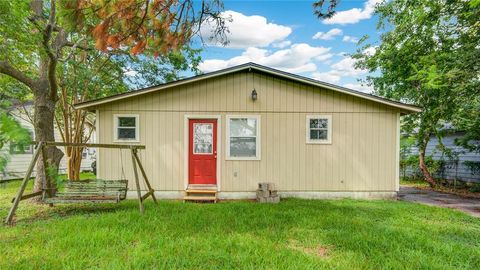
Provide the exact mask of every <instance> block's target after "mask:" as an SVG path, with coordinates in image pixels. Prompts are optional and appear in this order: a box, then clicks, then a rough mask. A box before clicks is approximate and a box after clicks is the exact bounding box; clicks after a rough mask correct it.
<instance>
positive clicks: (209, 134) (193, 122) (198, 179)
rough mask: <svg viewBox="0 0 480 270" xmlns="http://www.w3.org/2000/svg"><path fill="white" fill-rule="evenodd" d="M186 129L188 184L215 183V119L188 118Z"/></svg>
mask: <svg viewBox="0 0 480 270" xmlns="http://www.w3.org/2000/svg"><path fill="white" fill-rule="evenodd" d="M188 129H189V130H188V134H189V143H188V145H189V146H188V148H189V149H188V179H189V184H216V183H217V120H215V119H190V120H189V123H188Z"/></svg>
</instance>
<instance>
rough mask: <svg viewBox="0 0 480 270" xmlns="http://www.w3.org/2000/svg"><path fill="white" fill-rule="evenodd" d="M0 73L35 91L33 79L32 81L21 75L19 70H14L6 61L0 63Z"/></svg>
mask: <svg viewBox="0 0 480 270" xmlns="http://www.w3.org/2000/svg"><path fill="white" fill-rule="evenodd" d="M0 73H2V74H5V75H8V76H10V77H12V78H14V79H16V80H17V81H19V82H21V83H23V84H25V85H26V86H28V87H29V88H30V89H32V90H33V89H35V81H36V80H35V79H32V78H30V77H28V76H27V75H25V74H24V73H22V72H21V71H20V70H18V69H16V68H15V67H13V66H12V65H10V63H8V61H0Z"/></svg>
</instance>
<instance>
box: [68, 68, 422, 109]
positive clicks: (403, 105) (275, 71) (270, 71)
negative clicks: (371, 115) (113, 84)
mask: <svg viewBox="0 0 480 270" xmlns="http://www.w3.org/2000/svg"><path fill="white" fill-rule="evenodd" d="M243 70H249V71H251V70H255V71H259V72H262V73H266V74H269V75H272V76H276V77H281V78H285V79H289V80H292V81H296V82H300V83H304V84H308V85H312V86H316V87H321V88H325V89H329V90H332V91H336V92H340V93H343V94H347V95H352V96H356V97H359V98H363V99H367V100H370V101H374V102H378V103H381V104H384V105H387V106H391V107H394V108H397V109H401V110H402V112H403V113H411V112H421V111H422V109H421V108H420V107H418V106H415V105H410V104H406V103H402V102H398V101H394V100H390V99H387V98H383V97H379V96H375V95H372V94H367V93H363V92H360V91H356V90H353V89H349V88H345V87H342V86H338V85H334V84H330V83H326V82H321V81H317V80H314V79H310V78H307V77H303V76H299V75H295V74H292V73H288V72H285V71H281V70H278V69H273V68H270V67H266V66H262V65H258V64H255V63H246V64H242V65H238V66H234V67H230V68H226V69H222V70H218V71H214V72H210V73H205V74H202V75H198V76H193V77H190V78H186V79H181V80H178V81H174V82H169V83H164V84H160V85H156V86H152V87H148V88H143V89H139V90H136V91H130V92H126V93H122V94H117V95H112V96H108V97H104V98H99V99H94V100H90V101H85V102H80V103H76V104H75V105H74V107H75V109H88V108H91V107H94V106H98V105H102V104H106V103H110V102H114V101H117V100H122V99H126V98H130V97H134V96H139V95H145V94H148V93H152V92H156V91H159V90H163V89H167V88H171V87H175V86H179V85H184V84H188V83H192V82H196V81H200V80H205V79H210V78H215V77H219V76H222V75H227V74H231V73H234V72H239V71H243Z"/></svg>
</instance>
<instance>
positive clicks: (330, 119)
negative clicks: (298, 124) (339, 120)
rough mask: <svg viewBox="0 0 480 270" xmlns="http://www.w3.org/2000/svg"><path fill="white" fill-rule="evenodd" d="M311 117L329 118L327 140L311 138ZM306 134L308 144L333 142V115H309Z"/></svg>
mask: <svg viewBox="0 0 480 270" xmlns="http://www.w3.org/2000/svg"><path fill="white" fill-rule="evenodd" d="M311 119H327V120H328V127H327V139H326V140H312V139H310V120H311ZM305 135H306V143H307V144H332V116H331V115H307V119H306V130H305Z"/></svg>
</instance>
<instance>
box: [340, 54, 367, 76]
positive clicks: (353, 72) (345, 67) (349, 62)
mask: <svg viewBox="0 0 480 270" xmlns="http://www.w3.org/2000/svg"><path fill="white" fill-rule="evenodd" d="M355 62H356V60H355V59H353V58H351V57H345V58H343V59H342V60H340V61H339V62H337V63H335V64H333V65H332V66H331V67H332V69H333V70H335V71H338V72H339V73H341V74H343V75H344V76H358V75H362V74H365V73H367V70H364V69H356V68H355V66H354V65H355Z"/></svg>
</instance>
